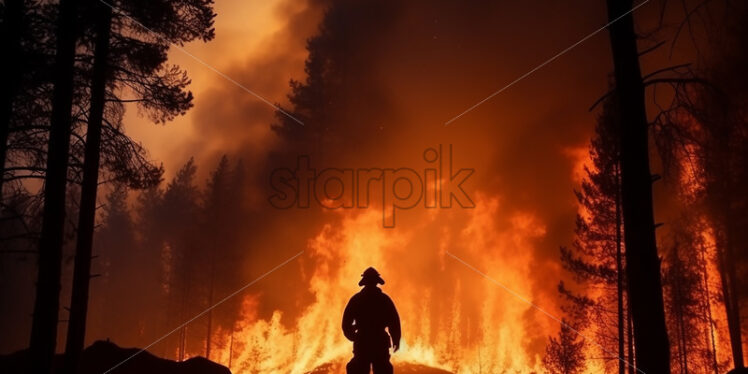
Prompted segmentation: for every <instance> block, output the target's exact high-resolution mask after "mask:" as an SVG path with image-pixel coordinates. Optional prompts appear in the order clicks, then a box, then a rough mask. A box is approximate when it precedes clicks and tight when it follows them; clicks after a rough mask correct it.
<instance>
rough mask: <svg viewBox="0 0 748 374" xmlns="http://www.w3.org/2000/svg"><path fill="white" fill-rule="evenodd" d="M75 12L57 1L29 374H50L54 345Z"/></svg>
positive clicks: (67, 0) (66, 0)
mask: <svg viewBox="0 0 748 374" xmlns="http://www.w3.org/2000/svg"><path fill="white" fill-rule="evenodd" d="M77 7H78V4H77V1H76V0H60V4H59V15H58V20H57V47H56V49H57V54H56V55H55V64H54V92H53V97H52V118H51V128H50V132H49V143H48V150H47V153H48V156H47V166H46V177H45V184H44V213H43V216H42V228H41V234H40V239H39V257H38V263H39V270H38V271H39V274H38V281H37V285H36V300H35V302H34V316H33V321H32V327H31V339H30V345H29V350H30V355H31V356H30V360H31V371H32V373H35V374H36V373H38V374H46V373H49V372H50V371H51V369H52V358H53V356H54V353H55V344H56V340H57V318H58V309H59V306H60V271H61V269H60V267H61V265H62V264H61V261H62V244H63V233H64V225H65V187H66V182H67V170H68V153H69V147H70V130H71V125H72V124H71V110H72V105H73V65H74V61H75V43H76V27H75V26H76V9H77Z"/></svg>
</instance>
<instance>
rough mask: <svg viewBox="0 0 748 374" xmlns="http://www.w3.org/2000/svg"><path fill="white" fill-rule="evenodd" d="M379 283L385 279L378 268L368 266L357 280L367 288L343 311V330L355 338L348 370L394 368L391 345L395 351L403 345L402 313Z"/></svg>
mask: <svg viewBox="0 0 748 374" xmlns="http://www.w3.org/2000/svg"><path fill="white" fill-rule="evenodd" d="M377 284H384V279H382V277H380V276H379V273H378V272H377V271H376V269H374V268H371V267H370V268H368V269H366V270H365V271H364V273H363V274H361V281H360V282H358V285H359V286H364V288H363V289H361V291H359V292H358V293H357V294H355V295H353V297H351V300H350V301H348V305H347V306H346V307H345V311H344V312H343V334H344V335H345V337H346V338H348V340H350V341H352V342H353V359H351V361H350V362H349V363H348V365H347V366H346V371H347V373H348V374H368V373H369V369H370V368H373V369H374V374H392V371H393V369H392V364H390V347H392V352H393V353H394V352H397V350H398V349H399V348H400V316H398V314H397V309H395V304H394V303H393V302H392V299H390V297H389V296H387V295H386V294H385V293H384V292H382V290H381V289H380V288H379V287H377ZM385 328H386V329H387V331H385ZM388 332H389V334H388ZM390 339H391V342H390Z"/></svg>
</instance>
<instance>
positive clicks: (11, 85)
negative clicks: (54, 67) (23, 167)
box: [0, 0, 25, 200]
mask: <svg viewBox="0 0 748 374" xmlns="http://www.w3.org/2000/svg"><path fill="white" fill-rule="evenodd" d="M24 8H25V6H24V2H23V0H6V1H5V19H4V20H3V24H2V43H3V44H2V49H3V50H4V51H6V53H7V54H6V56H7V57H6V58H5V61H6V62H5V63H6V65H5V68H4V69H3V73H2V74H3V75H2V84H0V95H1V97H0V200H1V199H2V192H3V180H4V177H5V159H6V156H7V154H8V135H9V134H10V118H11V114H12V112H13V101H14V99H15V97H16V94H18V89H19V86H20V84H21V68H22V66H21V64H22V62H23V61H22V59H23V50H22V49H21V28H22V25H23V21H22V19H23V16H24V13H25V10H24Z"/></svg>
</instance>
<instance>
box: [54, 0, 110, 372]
mask: <svg viewBox="0 0 748 374" xmlns="http://www.w3.org/2000/svg"><path fill="white" fill-rule="evenodd" d="M96 7H97V8H98V12H97V19H96V42H95V47H94V63H93V72H92V78H91V103H90V113H89V119H88V128H87V133H86V146H85V156H84V157H85V159H84V164H83V182H82V185H81V199H80V212H79V214H78V237H77V239H78V241H77V243H76V247H75V268H74V271H73V291H72V296H71V300H70V319H69V322H68V332H67V340H66V343H65V358H64V362H63V373H64V374H74V373H76V372H77V371H78V360H79V358H80V354H81V352H82V351H83V346H84V344H85V338H86V315H87V312H88V292H89V282H90V279H91V252H92V250H91V248H92V246H93V235H94V223H95V220H96V192H97V188H98V184H99V156H100V152H101V128H102V121H103V116H104V106H105V103H106V85H107V75H108V74H107V72H108V67H107V60H108V58H109V37H110V29H111V23H112V9H111V8H109V7H108V6H106V5H104V4H96Z"/></svg>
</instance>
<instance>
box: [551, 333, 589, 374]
mask: <svg viewBox="0 0 748 374" xmlns="http://www.w3.org/2000/svg"><path fill="white" fill-rule="evenodd" d="M584 348H585V344H584V340H582V339H581V338H580V337H579V335H578V333H577V332H576V331H575V330H574V328H573V327H571V326H570V325H569V324H568V323H567V321H566V320H564V321H563V322H562V323H561V331H559V333H558V338H554V337H551V338H550V342H549V343H548V346H547V347H546V348H545V356H544V357H543V365H545V368H546V369H548V372H550V373H551V374H578V373H581V372H583V371H584V370H585V369H586V364H585V357H584Z"/></svg>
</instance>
